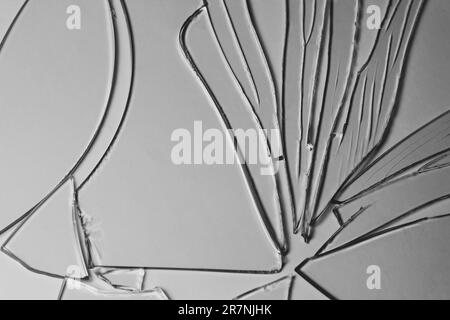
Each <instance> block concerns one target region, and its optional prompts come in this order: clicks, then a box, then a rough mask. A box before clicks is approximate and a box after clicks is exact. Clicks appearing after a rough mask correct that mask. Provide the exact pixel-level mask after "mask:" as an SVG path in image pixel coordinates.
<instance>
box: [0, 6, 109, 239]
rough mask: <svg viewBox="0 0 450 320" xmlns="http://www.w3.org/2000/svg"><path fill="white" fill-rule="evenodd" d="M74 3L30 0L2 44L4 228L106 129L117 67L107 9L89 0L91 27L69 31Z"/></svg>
mask: <svg viewBox="0 0 450 320" xmlns="http://www.w3.org/2000/svg"><path fill="white" fill-rule="evenodd" d="M70 4H71V2H70V1H66V0H64V1H58V2H57V3H54V1H47V0H44V1H39V2H35V1H29V2H26V5H25V7H24V8H23V10H22V12H21V13H20V16H18V18H17V20H16V21H15V23H14V25H13V26H12V28H11V30H10V33H9V36H8V37H7V39H6V41H5V42H4V43H3V46H2V47H1V54H0V105H1V106H2V107H1V110H0V112H1V113H2V116H0V147H1V149H2V150H8V152H3V153H2V157H1V160H0V177H1V178H2V181H3V183H2V187H1V190H0V203H1V206H2V214H1V215H0V232H1V231H4V230H5V229H6V228H7V227H8V226H10V225H11V224H12V223H13V222H14V221H17V220H18V219H20V217H22V216H24V215H26V214H28V213H31V212H32V211H33V210H34V209H36V208H37V207H38V206H39V205H40V204H41V201H42V200H45V199H46V198H48V197H49V195H51V194H52V192H53V191H54V190H55V189H57V187H58V186H60V185H61V184H62V183H63V182H65V181H67V179H68V177H69V175H70V174H71V173H72V172H73V171H74V170H75V169H76V167H77V166H78V165H79V162H80V161H81V160H82V159H83V157H84V156H85V154H86V153H87V152H88V150H89V144H90V142H91V141H92V139H93V138H94V137H95V132H96V131H98V130H100V128H99V127H100V124H101V119H102V116H103V115H104V112H105V95H106V93H107V92H108V91H109V90H108V89H109V87H110V82H111V72H112V68H111V56H110V52H111V50H110V41H109V36H110V34H109V30H108V28H107V27H106V26H107V22H106V20H105V16H106V15H105V12H106V10H107V8H106V7H105V3H104V2H100V1H98V2H92V1H88V2H86V1H83V4H84V5H85V6H86V9H89V12H90V13H91V15H86V16H85V17H84V18H85V20H84V22H85V23H86V24H89V26H90V28H89V30H90V31H89V32H69V31H68V30H67V29H66V28H65V25H64V20H61V16H60V13H61V12H62V13H65V12H66V8H67V7H68V6H69V5H70ZM36 21H39V23H36ZM61 21H62V22H61ZM43 35H45V36H43ZM24 66H26V67H24ZM56 153H57V156H55V154H56Z"/></svg>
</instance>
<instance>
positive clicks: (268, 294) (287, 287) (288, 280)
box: [234, 276, 294, 300]
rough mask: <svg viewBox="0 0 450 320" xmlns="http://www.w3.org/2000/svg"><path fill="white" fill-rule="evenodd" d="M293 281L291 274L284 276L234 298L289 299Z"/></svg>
mask: <svg viewBox="0 0 450 320" xmlns="http://www.w3.org/2000/svg"><path fill="white" fill-rule="evenodd" d="M293 281H294V277H293V276H286V277H283V278H281V279H278V280H276V281H274V282H271V283H269V284H266V285H264V286H262V287H260V288H256V289H253V290H250V291H248V292H246V293H243V294H241V295H239V296H237V297H236V298H234V300H290V297H291V287H292V284H293Z"/></svg>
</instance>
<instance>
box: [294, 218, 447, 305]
mask: <svg viewBox="0 0 450 320" xmlns="http://www.w3.org/2000/svg"><path fill="white" fill-rule="evenodd" d="M449 227H450V216H448V215H446V216H442V217H438V218H433V219H428V220H425V221H420V222H417V223H414V224H412V225H409V226H405V227H402V228H398V229H394V230H390V231H383V232H380V233H379V234H374V235H372V236H371V237H369V238H367V239H365V240H364V241H362V242H360V243H357V244H354V245H351V246H348V247H345V248H342V249H340V250H333V251H330V252H327V253H324V254H320V255H318V256H315V257H313V258H311V259H308V260H306V261H305V262H304V263H302V264H301V265H300V266H299V267H298V269H297V271H298V272H299V273H300V275H302V276H303V277H305V278H306V279H307V280H308V281H310V282H311V283H313V284H314V285H315V286H316V287H317V288H319V289H320V290H323V291H324V292H326V293H327V294H328V295H329V296H331V297H334V298H338V299H449V293H450V281H449V279H448V270H449V267H450V250H449V246H448V241H449V233H448V228H449ZM330 266H332V272H330ZM374 277H376V278H374ZM375 287H376V289H377V290H375V289H374V288H375Z"/></svg>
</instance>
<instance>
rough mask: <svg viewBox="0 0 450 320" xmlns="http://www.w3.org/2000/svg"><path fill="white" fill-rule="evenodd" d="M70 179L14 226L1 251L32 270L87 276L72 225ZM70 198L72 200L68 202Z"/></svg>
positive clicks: (73, 221)
mask: <svg viewBox="0 0 450 320" xmlns="http://www.w3.org/2000/svg"><path fill="white" fill-rule="evenodd" d="M73 188H74V187H73V186H72V181H68V182H67V183H65V184H64V185H63V186H62V187H61V188H60V189H59V190H58V191H57V192H56V193H55V194H53V196H52V197H51V198H50V199H49V200H47V202H45V203H44V204H43V205H42V206H41V207H39V209H38V210H37V211H36V212H34V214H33V215H31V216H30V217H29V218H27V219H26V220H25V221H24V222H23V223H21V225H20V226H19V227H18V228H17V231H15V232H14V234H13V235H12V236H11V238H9V239H8V241H7V242H6V243H5V244H4V245H3V247H2V250H4V251H5V252H7V253H8V255H10V256H11V257H14V258H15V259H18V260H19V261H21V262H22V263H23V264H24V265H26V266H27V267H28V268H30V269H31V270H33V271H35V272H39V273H43V274H50V275H53V276H59V277H61V278H64V277H65V276H66V275H67V274H68V272H69V271H70V270H74V269H75V268H76V269H77V270H78V273H77V275H76V276H77V277H78V278H83V277H85V276H87V270H86V266H85V264H84V261H83V256H82V251H81V248H80V242H79V238H78V236H77V234H76V232H77V229H76V228H75V223H76V222H75V219H76V217H75V216H74V214H76V213H75V211H74V210H73V201H74V199H73V196H72V195H73V193H74V190H73ZM71 200H72V201H71Z"/></svg>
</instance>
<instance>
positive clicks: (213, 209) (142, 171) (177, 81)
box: [79, 1, 281, 272]
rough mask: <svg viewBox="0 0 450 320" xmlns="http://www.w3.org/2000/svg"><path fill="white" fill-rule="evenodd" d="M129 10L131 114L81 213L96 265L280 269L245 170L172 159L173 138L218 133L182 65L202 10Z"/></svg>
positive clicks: (139, 4)
mask: <svg viewBox="0 0 450 320" xmlns="http://www.w3.org/2000/svg"><path fill="white" fill-rule="evenodd" d="M127 5H128V10H129V15H130V20H131V21H134V22H133V35H134V39H135V49H136V53H138V52H140V56H141V57H145V58H141V59H138V58H137V59H136V73H135V83H134V92H133V99H132V103H131V105H130V110H132V112H129V114H127V117H126V120H125V122H124V125H123V127H122V130H121V132H120V134H119V136H118V138H117V140H116V141H115V144H114V146H113V148H112V151H111V154H110V157H109V159H108V161H107V162H105V163H104V164H103V165H102V166H101V170H100V171H99V174H98V175H94V176H92V179H90V180H89V182H88V183H87V184H86V185H85V186H84V187H83V188H81V190H79V204H80V208H81V211H82V212H83V214H84V215H85V216H90V217H92V221H93V223H98V224H99V225H100V229H101V233H102V234H103V237H102V238H101V239H99V240H98V243H99V244H100V245H99V247H100V248H101V249H100V250H101V252H100V256H98V257H94V261H93V264H94V266H104V267H108V266H109V267H165V268H174V269H180V268H188V269H202V270H209V269H214V270H230V271H231V270H232V271H236V272H240V271H246V272H274V271H276V270H279V269H280V267H281V257H280V253H279V252H278V250H277V247H276V245H275V243H274V242H273V241H271V239H270V237H269V236H268V234H267V232H266V230H265V228H264V226H263V225H262V223H261V221H260V217H259V212H258V210H257V207H256V206H255V203H254V201H253V200H252V199H251V197H249V193H248V186H247V185H246V181H245V180H244V178H243V176H242V174H241V172H240V170H241V166H239V165H236V164H235V165H226V166H225V165H224V166H207V165H175V164H174V163H173V162H172V159H171V157H170V155H171V153H172V149H173V147H174V146H175V145H176V142H175V141H172V143H170V139H171V136H172V135H173V133H174V132H177V131H176V130H180V129H181V130H184V131H183V132H186V131H190V130H192V128H194V126H195V125H196V123H195V122H196V121H197V122H198V121H202V122H201V125H202V128H204V129H205V130H206V129H207V128H220V127H221V126H220V123H219V122H218V120H217V118H216V115H215V114H214V112H215V111H214V105H212V103H211V100H209V97H208V95H206V94H205V92H204V91H203V88H202V86H201V83H200V82H199V81H198V80H197V77H196V75H195V73H194V72H192V70H191V69H190V66H189V65H188V64H187V63H186V61H184V60H183V59H180V54H182V52H181V50H180V48H179V47H178V37H179V31H180V26H182V25H183V23H184V22H185V21H186V17H188V16H189V15H191V14H192V12H194V11H195V10H196V9H197V7H196V6H195V4H193V3H188V2H183V4H182V5H179V6H177V10H171V11H167V10H166V7H165V5H163V4H161V3H158V2H148V1H136V2H131V3H129V4H127ZM149 14H150V16H149ZM154 43H158V46H155V45H154ZM155 74H158V75H159V76H158V77H155ZM174 93H177V94H174ZM149 105H151V107H149ZM197 124H198V123H197ZM197 129H198V128H197ZM197 129H196V130H197ZM202 133H203V132H201V133H200V138H201V137H202ZM198 134H199V133H198V132H196V133H194V135H195V139H197V141H196V143H198V138H199V136H198ZM200 143H202V142H200ZM100 173H101V174H100ZM168 196H170V198H171V200H167V197H168ZM218 203H221V205H218ZM204 226H208V227H207V228H205V227H204ZM124 230H127V232H124ZM250 248H251V250H249V249H250ZM142 252H145V254H142Z"/></svg>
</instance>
